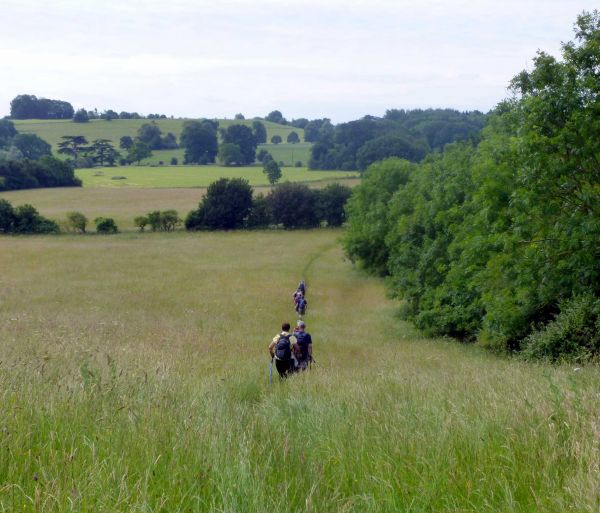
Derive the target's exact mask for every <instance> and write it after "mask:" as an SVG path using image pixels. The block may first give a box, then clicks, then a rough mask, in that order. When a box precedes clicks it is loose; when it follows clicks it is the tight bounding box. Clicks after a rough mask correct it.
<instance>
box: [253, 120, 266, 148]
mask: <svg viewBox="0 0 600 513" xmlns="http://www.w3.org/2000/svg"><path fill="white" fill-rule="evenodd" d="M252 132H253V133H254V139H255V140H256V144H263V143H266V142H267V129H266V128H265V125H264V124H263V123H261V122H260V121H258V120H254V121H253V122H252Z"/></svg>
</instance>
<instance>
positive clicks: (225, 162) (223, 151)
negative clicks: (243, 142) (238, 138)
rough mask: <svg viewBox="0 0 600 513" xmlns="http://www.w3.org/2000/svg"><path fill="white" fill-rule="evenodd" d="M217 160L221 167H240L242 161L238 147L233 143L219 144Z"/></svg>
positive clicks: (242, 157)
mask: <svg viewBox="0 0 600 513" xmlns="http://www.w3.org/2000/svg"><path fill="white" fill-rule="evenodd" d="M217 158H218V160H219V162H220V163H221V165H222V166H240V165H241V164H242V163H243V161H244V156H243V155H242V152H241V150H240V147H239V146H238V145H237V144H234V143H223V144H221V145H220V146H219V152H218V153H217Z"/></svg>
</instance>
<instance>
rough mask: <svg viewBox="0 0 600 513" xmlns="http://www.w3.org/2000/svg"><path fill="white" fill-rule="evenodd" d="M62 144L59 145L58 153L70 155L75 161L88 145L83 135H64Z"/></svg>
mask: <svg viewBox="0 0 600 513" xmlns="http://www.w3.org/2000/svg"><path fill="white" fill-rule="evenodd" d="M61 139H62V142H59V143H58V153H63V154H65V155H70V156H71V157H73V160H77V158H78V157H79V153H80V152H81V151H82V150H84V149H85V145H86V144H87V143H88V142H87V139H86V138H85V137H84V136H83V135H63V136H62V137H61Z"/></svg>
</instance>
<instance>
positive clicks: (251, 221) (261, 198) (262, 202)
mask: <svg viewBox="0 0 600 513" xmlns="http://www.w3.org/2000/svg"><path fill="white" fill-rule="evenodd" d="M271 222H272V216H271V205H270V203H269V199H268V198H267V197H266V196H265V195H263V194H262V193H261V194H258V195H257V196H256V197H255V198H253V200H252V207H251V208H250V214H249V215H248V219H247V220H246V227H247V228H265V227H267V226H269V225H270V224H271Z"/></svg>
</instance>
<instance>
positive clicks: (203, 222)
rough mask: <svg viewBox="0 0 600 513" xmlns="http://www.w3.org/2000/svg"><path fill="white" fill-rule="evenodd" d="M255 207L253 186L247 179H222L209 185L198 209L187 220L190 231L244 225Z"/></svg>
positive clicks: (230, 228) (223, 228)
mask: <svg viewBox="0 0 600 513" xmlns="http://www.w3.org/2000/svg"><path fill="white" fill-rule="evenodd" d="M251 208H252V187H250V184H249V183H248V181H247V180H244V179H243V178H221V179H219V180H217V181H216V182H213V183H212V184H210V186H209V187H208V189H207V191H206V194H205V195H204V197H203V198H202V201H201V202H200V205H199V208H198V210H193V211H192V212H190V213H189V214H188V216H187V218H186V221H185V227H186V228H187V229H188V230H200V229H206V230H234V229H237V228H242V227H243V226H244V223H245V221H246V219H247V218H248V215H249V214H250V209H251Z"/></svg>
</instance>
